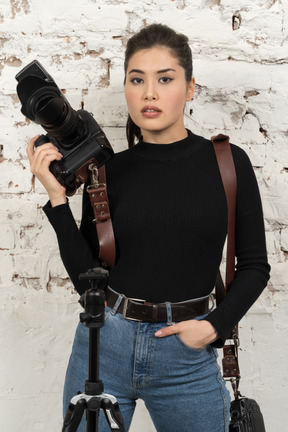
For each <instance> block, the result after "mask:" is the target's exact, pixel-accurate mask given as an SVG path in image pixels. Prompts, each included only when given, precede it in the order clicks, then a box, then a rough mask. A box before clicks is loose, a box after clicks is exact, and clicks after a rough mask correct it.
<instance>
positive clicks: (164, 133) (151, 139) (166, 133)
mask: <svg viewBox="0 0 288 432" xmlns="http://www.w3.org/2000/svg"><path fill="white" fill-rule="evenodd" d="M141 132H142V137H143V141H144V142H147V143H151V144H171V143H174V142H176V141H181V140H183V139H185V138H187V136H188V132H187V129H185V127H184V126H183V128H181V129H179V128H178V129H177V130H174V131H171V130H170V129H167V130H161V131H159V132H158V131H150V130H149V131H147V130H145V131H141Z"/></svg>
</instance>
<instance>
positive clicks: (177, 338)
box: [174, 334, 211, 354]
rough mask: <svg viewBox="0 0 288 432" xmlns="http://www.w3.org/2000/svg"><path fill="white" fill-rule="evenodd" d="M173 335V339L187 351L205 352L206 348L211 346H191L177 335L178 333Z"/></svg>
mask: <svg viewBox="0 0 288 432" xmlns="http://www.w3.org/2000/svg"><path fill="white" fill-rule="evenodd" d="M174 336H175V339H176V340H177V342H178V343H180V344H181V346H182V347H184V348H185V349H186V350H189V351H191V352H194V353H198V354H202V353H206V352H207V350H209V348H211V347H210V345H207V346H205V347H204V348H193V347H191V346H190V345H187V344H186V343H185V342H184V341H183V340H182V339H181V337H180V336H179V334H175V335H174Z"/></svg>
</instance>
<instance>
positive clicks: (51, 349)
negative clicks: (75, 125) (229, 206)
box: [0, 0, 288, 432]
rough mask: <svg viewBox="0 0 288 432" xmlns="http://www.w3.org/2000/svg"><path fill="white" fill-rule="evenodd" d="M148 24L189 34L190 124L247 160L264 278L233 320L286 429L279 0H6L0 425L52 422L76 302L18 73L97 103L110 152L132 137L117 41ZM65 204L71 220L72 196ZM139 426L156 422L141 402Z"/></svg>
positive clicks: (276, 419)
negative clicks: (267, 272) (40, 73)
mask: <svg viewBox="0 0 288 432" xmlns="http://www.w3.org/2000/svg"><path fill="white" fill-rule="evenodd" d="M153 22H163V23H165V24H168V25H170V26H172V27H174V28H175V29H176V30H178V31H182V32H183V33H185V34H187V35H188V36H189V38H190V42H191V47H192V50H193V55H194V74H195V78H196V83H197V86H196V95H195V98H194V101H193V102H192V103H191V104H190V105H189V106H187V109H186V113H185V121H186V124H187V126H188V127H189V128H191V129H192V130H193V131H194V132H195V133H200V134H203V135H204V136H205V137H210V136H211V135H212V134H215V132H223V131H224V132H226V133H227V134H228V135H230V138H231V141H232V142H234V143H235V144H238V145H239V146H241V147H243V148H244V149H245V150H246V151H247V153H248V154H249V156H250V158H251V161H252V163H253V166H254V167H255V172H256V175H257V178H258V181H259V186H260V190H261V194H262V199H263V208H264V214H265V224H266V230H267V247H268V252H269V260H270V263H271V265H272V277H271V281H270V283H269V286H268V288H267V289H266V290H265V291H264V293H263V295H262V296H261V297H260V299H259V300H258V301H257V303H256V304H255V305H254V306H253V308H252V309H251V310H250V311H249V313H248V314H247V316H246V317H245V318H244V319H243V320H242V321H241V324H240V332H241V343H242V344H241V352H240V361H241V365H242V375H243V383H242V390H243V393H245V394H247V395H249V396H250V397H255V398H256V399H257V400H258V401H259V402H260V405H261V407H262V409H263V412H264V415H265V418H266V423H267V431H268V432H269V431H271V432H272V431H273V432H278V431H279V432H280V431H281V432H282V431H283V430H284V429H285V427H286V417H285V415H284V407H285V400H286V388H287V373H286V361H285V360H284V359H285V358H286V357H287V354H288V348H287V344H286V342H285V341H286V340H287V336H288V331H287V313H288V300H287V288H286V285H287V276H288V272H287V257H288V189H287V183H288V146H287V136H288V102H287V101H288V85H287V84H288V78H287V77H288V65H287V63H288V42H287V41H288V28H287V26H288V24H287V23H288V4H287V2H286V1H285V0H282V1H281V0H278V1H277V0H262V1H260V0H255V1H253V2H251V1H250V0H239V1H237V2H235V1H231V0H230V1H229V0H211V1H208V0H196V1H193V2H192V1H187V0H174V1H173V0H160V1H157V2H156V1H153V0H145V1H142V2H135V1H134V0H116V1H113V0H108V1H103V0H82V1H80V0H74V1H67V0H62V1H60V2H59V1H55V0H49V1H47V0H43V1H40V0H38V1H37V0H10V1H5V0H0V53H1V54H0V55H1V57H0V58H1V63H0V127H1V137H0V146H1V147H0V149H1V155H0V157H1V159H0V160H1V164H0V167H1V176H0V184H1V192H0V194H1V208H0V223H1V241H0V256H1V261H0V266H1V273H0V292H1V302H0V322H1V328H2V331H1V333H0V346H1V349H0V398H1V403H0V418H1V431H3V432H18V431H19V430H22V431H28V430H29V431H31V432H32V431H37V432H38V431H47V430H60V428H61V424H62V420H61V392H62V386H63V380H64V373H65V368H66V362H67V359H68V356H69V352H70V349H71V343H72V340H73V332H74V328H75V325H76V324H77V323H78V314H79V311H80V309H81V308H80V307H79V306H78V303H77V301H78V296H77V295H76V294H75V293H74V292H73V289H72V286H71V283H70V281H69V279H68V277H67V274H66V272H65V269H64V267H63V265H62V263H61V260H60V258H59V254H58V247H57V243H56V239H55V235H54V232H53V230H52V228H51V227H50V226H49V224H48V222H47V220H46V217H45V215H43V212H42V206H43V205H44V204H45V202H46V200H47V198H46V194H45V191H44V190H43V188H42V186H41V185H40V184H39V183H38V181H35V180H34V179H33V178H32V176H31V173H30V170H29V164H28V160H27V157H26V149H25V148H26V144H27V142H28V140H29V139H30V137H31V136H33V135H35V134H36V133H41V128H40V127H38V126H36V125H35V124H31V123H30V122H29V121H28V120H27V119H25V118H24V116H23V115H22V114H21V112H20V104H19V101H18V99H17V96H16V90H15V86H16V81H15V79H14V76H15V74H16V73H17V72H19V71H20V70H21V68H22V67H23V66H25V65H26V64H28V63H29V62H30V61H32V60H34V59H38V60H39V61H40V62H41V63H42V64H43V65H44V67H46V69H47V70H48V72H49V73H50V74H51V75H52V76H53V78H54V79H55V81H56V83H57V84H58V85H59V87H60V88H61V89H63V91H64V92H65V93H66V96H67V98H68V100H69V102H70V104H71V105H72V106H73V108H75V109H78V108H81V107H84V108H85V109H87V110H88V111H91V112H93V114H94V116H95V118H96V120H97V121H98V123H99V124H100V125H101V126H102V127H103V129H104V130H105V132H106V134H107V137H108V138H109V140H110V142H111V144H112V145H113V147H114V150H115V151H118V150H120V149H122V148H124V147H125V145H126V142H125V121H126V114H127V112H126V106H125V100H124V96H123V78H124V75H123V54H124V46H125V42H126V40H127V38H129V37H130V36H131V35H132V34H133V33H134V32H135V31H137V30H138V29H139V28H140V27H142V26H143V25H145V24H150V23H153ZM70 201H71V206H72V209H73V212H74V215H75V217H76V219H77V220H79V218H80V203H81V195H80V192H79V193H78V194H77V195H76V196H74V197H73V198H71V200H70ZM283 342H284V344H283V346H282V343H283ZM284 362H285V365H284ZM16 413H17V414H16ZM137 422H138V423H137ZM139 424H141V426H139ZM134 429H135V430H137V431H140V430H141V431H142V432H145V431H152V430H153V428H152V426H151V424H150V422H149V419H148V418H147V415H146V413H145V411H144V408H143V407H141V408H140V409H138V411H137V417H136V419H135V421H134Z"/></svg>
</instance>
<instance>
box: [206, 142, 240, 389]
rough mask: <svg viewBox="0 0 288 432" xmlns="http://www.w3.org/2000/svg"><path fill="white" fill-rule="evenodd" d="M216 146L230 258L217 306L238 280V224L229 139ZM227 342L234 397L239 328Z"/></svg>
mask: <svg viewBox="0 0 288 432" xmlns="http://www.w3.org/2000/svg"><path fill="white" fill-rule="evenodd" d="M211 141H212V143H213V146H214V150H215V154H216V157H217V162H218V166H219V170H220V174H221V178H222V183H223V186H224V190H225V194H226V199H227V207H228V228H227V257H226V275H225V286H224V283H223V280H222V277H221V274H220V271H219V272H218V275H217V279H216V303H217V305H218V304H219V303H221V301H222V300H223V299H224V297H225V295H226V293H227V292H228V291H229V284H230V283H231V282H232V280H233V279H234V276H235V224H236V200H237V176H236V170H235V165H234V161H233V156H232V152H231V147H230V144H229V137H228V136H227V135H223V134H219V135H217V136H214V137H212V138H211ZM228 339H232V342H231V344H226V345H224V347H223V360H222V366H223V377H224V378H232V379H234V380H235V381H236V383H235V384H234V386H233V382H232V386H233V388H234V394H235V397H237V396H238V394H239V392H238V386H239V381H240V369H239V363H238V345H239V339H238V325H237V326H235V328H234V329H233V331H232V334H231V335H230V336H229V338H228Z"/></svg>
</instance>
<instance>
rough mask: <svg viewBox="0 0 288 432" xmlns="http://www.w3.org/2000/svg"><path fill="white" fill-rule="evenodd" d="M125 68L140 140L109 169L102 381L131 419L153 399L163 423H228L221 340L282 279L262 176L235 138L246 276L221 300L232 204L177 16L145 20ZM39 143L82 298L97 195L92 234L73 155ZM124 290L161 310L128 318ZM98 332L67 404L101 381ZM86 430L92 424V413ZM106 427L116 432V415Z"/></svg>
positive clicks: (41, 171)
mask: <svg viewBox="0 0 288 432" xmlns="http://www.w3.org/2000/svg"><path fill="white" fill-rule="evenodd" d="M124 66H125V96H126V101H127V106H128V111H129V118H128V122H127V137H128V141H129V146H130V148H129V149H128V150H125V151H122V152H120V153H118V154H116V155H115V157H114V158H113V159H112V160H111V161H110V162H109V163H108V164H107V165H106V173H107V187H108V194H109V199H110V210H111V217H112V221H113V228H114V232H115V238H116V246H117V257H116V263H115V266H114V268H113V269H111V271H110V276H109V287H108V288H107V290H106V299H107V303H108V306H107V310H106V324H105V326H104V327H103V328H102V329H101V355H100V377H101V379H102V381H103V382H104V385H105V392H107V393H111V394H113V395H114V396H116V398H117V400H118V402H119V404H120V409H121V412H122V415H123V417H124V421H125V426H126V428H127V429H128V428H129V425H130V423H131V419H132V415H133V411H134V407H135V401H136V400H137V399H138V398H141V399H143V400H144V401H145V404H146V406H147V408H148V410H149V412H150V415H151V418H152V420H153V422H154V424H155V427H156V429H157V431H160V432H176V431H180V430H181V431H182V432H191V431H193V432H204V431H205V432H226V431H228V427H229V426H228V425H229V403H230V399H229V392H228V390H227V389H226V387H225V383H224V381H223V379H222V377H221V373H220V370H219V367H218V364H217V351H216V347H222V346H223V344H224V341H225V339H226V338H227V336H228V335H229V334H230V332H231V330H232V329H233V327H234V326H235V325H236V324H237V322H238V321H239V320H240V319H241V318H242V317H243V315H244V314H245V313H246V312H247V310H248V309H249V308H250V307H251V305H252V304H253V303H254V302H255V300H256V299H257V298H258V296H259V295H260V293H261V292H262V290H263V289H264V288H265V286H266V284H267V281H268V279H269V265H268V263H267V257H266V245H265V235H264V224H263V215H262V208H261V201H260V196H259V191H258V186H257V182H256V180H255V175H254V173H253V168H252V166H251V163H250V161H249V159H248V157H247V156H246V154H245V153H244V152H243V150H241V149H240V148H238V147H236V146H234V145H232V153H233V158H234V162H235V167H236V173H237V181H238V193H237V215H236V218H237V226H236V255H237V267H236V277H235V280H234V281H233V282H232V283H231V286H230V290H229V294H228V295H227V296H226V298H225V299H224V301H223V302H222V303H221V304H220V305H219V306H218V307H217V308H215V309H214V310H208V299H209V295H210V293H211V291H212V290H213V287H214V282H215V279H216V275H217V270H218V268H219V264H220V261H221V256H222V250H223V245H224V242H225V237H226V230H227V204H226V198H225V192H224V189H223V185H222V182H221V177H220V173H219V169H218V165H217V161H216V157H215V153H214V150H213V145H212V143H211V141H209V140H206V139H205V138H203V137H200V136H197V135H195V134H193V133H192V132H191V131H189V130H187V129H186V128H185V126H184V120H183V110H184V106H185V103H186V101H189V100H191V99H192V98H193V94H194V88H195V81H194V79H193V77H192V54H191V50H190V48H189V45H188V39H187V38H186V37H185V36H183V35H180V34H177V33H175V32H174V31H173V30H172V29H170V28H168V27H166V26H163V25H152V26H149V27H147V28H144V29H143V30H141V31H140V32H139V33H138V34H136V35H135V36H133V37H132V38H131V39H130V40H129V42H128V45H127V49H126V56H125V65H124ZM36 139H37V137H35V138H33V139H32V140H31V141H30V143H29V145H28V149H27V152H28V156H29V160H30V164H31V171H32V172H33V173H34V174H35V175H36V176H37V177H38V179H39V180H40V181H41V182H42V183H43V185H44V186H45V188H46V189H47V192H48V194H49V198H50V202H49V203H48V204H47V205H46V206H45V207H44V210H45V212H46V214H47V216H48V218H49V220H50V222H51V223H52V225H53V227H54V229H55V231H56V234H57V237H58V241H59V247H60V252H61V257H62V259H63V262H64V265H65V266H66V269H67V271H68V273H69V275H70V277H71V279H72V281H73V283H74V285H75V287H76V289H77V290H78V292H79V293H80V294H81V293H83V292H84V291H85V289H87V288H88V287H89V285H88V284H87V282H86V281H79V280H78V275H79V274H80V273H82V272H85V271H86V270H87V269H88V268H92V267H95V266H96V265H97V263H98V242H97V236H96V230H95V226H94V225H93V224H92V219H93V214H92V208H91V205H90V203H89V198H88V194H87V192H86V191H84V193H83V215H82V222H81V228H80V231H79V230H78V228H77V226H76V223H75V221H74V219H73V216H72V214H71V211H70V208H69V204H68V202H67V200H66V196H65V190H64V188H63V187H62V186H61V185H60V184H59V183H58V182H57V181H56V179H55V178H54V176H53V175H52V174H51V173H50V171H49V164H50V163H51V161H53V160H60V159H61V157H62V156H61V154H60V153H59V151H58V150H57V149H56V148H55V147H54V146H53V145H52V144H46V145H43V146H41V147H38V148H37V149H36V150H35V151H34V149H33V147H34V142H35V140H36ZM135 142H136V145H135ZM124 297H126V298H127V297H128V298H137V299H145V300H146V302H148V303H149V305H150V306H151V310H152V315H151V316H149V317H147V318H144V319H139V316H138V317H136V318H137V320H136V321H135V320H133V318H135V316H133V312H129V314H125V316H123V302H124ZM126 302H128V303H129V304H130V303H131V304H133V301H130V300H129V301H128V300H126ZM140 310H141V304H140ZM195 311H196V312H195ZM87 332H88V330H87V328H85V327H84V326H82V325H79V326H78V329H77V331H76V336H75V341H74V346H73V352H72V354H71V358H70V362H69V366H68V370H67V375H66V383H65V391H64V412H66V409H67V406H68V403H69V401H70V399H71V397H72V396H74V395H75V394H76V392H77V391H78V390H81V389H83V384H84V382H85V379H86V378H87V367H88V366H87V363H88V360H87V355H88V353H87V351H88V336H87ZM81 427H82V429H80V430H81V431H84V430H85V426H84V421H83V422H82V426H81ZM99 430H101V431H106V430H107V431H108V430H109V428H108V426H107V424H106V421H105V418H104V419H103V415H102V416H100V425H99Z"/></svg>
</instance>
